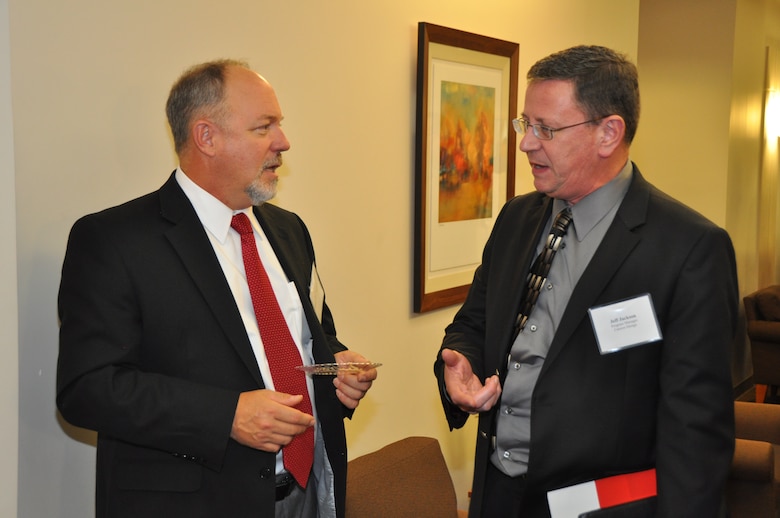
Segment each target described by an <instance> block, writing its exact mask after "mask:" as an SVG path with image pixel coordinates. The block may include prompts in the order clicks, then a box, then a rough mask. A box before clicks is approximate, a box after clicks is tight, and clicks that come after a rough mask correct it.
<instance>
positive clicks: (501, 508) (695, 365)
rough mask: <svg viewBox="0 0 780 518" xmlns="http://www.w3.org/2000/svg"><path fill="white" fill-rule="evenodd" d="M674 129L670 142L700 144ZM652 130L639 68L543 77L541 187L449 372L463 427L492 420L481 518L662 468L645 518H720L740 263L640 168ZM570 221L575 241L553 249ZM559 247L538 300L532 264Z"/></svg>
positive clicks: (538, 113)
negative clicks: (553, 234) (647, 128)
mask: <svg viewBox="0 0 780 518" xmlns="http://www.w3.org/2000/svg"><path fill="white" fill-rule="evenodd" d="M669 116H670V122H669V124H670V125H669V129H670V132H669V138H685V137H684V133H685V130H682V133H680V132H679V131H678V132H675V131H673V130H672V129H671V128H672V127H676V126H680V127H685V126H686V124H685V122H684V121H676V122H675V121H674V114H669ZM638 118H639V87H638V78H637V72H636V68H635V66H634V65H633V64H632V63H630V62H629V61H628V60H627V59H626V58H625V57H624V56H623V55H621V54H619V53H616V52H614V51H612V50H610V49H606V48H604V47H597V46H578V47H574V48H571V49H568V50H564V51H562V52H559V53H556V54H553V55H551V56H549V57H547V58H544V59H542V60H540V61H539V62H537V63H536V64H535V65H534V66H533V67H532V68H531V69H530V71H529V73H528V87H527V91H526V96H525V106H524V110H523V113H522V115H521V118H520V119H517V120H515V121H513V123H514V125H515V129H516V130H517V131H518V133H520V134H521V135H522V139H521V141H520V149H521V150H522V151H524V152H525V153H526V154H527V156H528V161H529V163H530V166H531V173H532V174H533V177H534V186H535V188H536V191H537V192H533V193H530V194H526V195H521V196H518V197H516V198H514V199H512V200H511V201H509V202H508V203H507V204H506V205H505V206H504V208H503V210H502V211H501V213H500V214H499V216H498V218H497V220H496V222H495V226H494V229H493V231H492V234H491V236H490V238H489V239H488V242H487V244H486V246H485V249H484V253H483V257H482V264H481V265H480V266H479V267H478V269H477V271H476V273H475V275H474V280H473V284H472V286H471V288H470V291H469V294H468V296H467V299H466V301H465V303H464V304H463V306H462V308H461V309H460V310H459V311H458V313H457V314H456V316H455V318H454V321H453V322H452V323H451V324H450V325H449V326H448V327H447V329H446V334H445V337H444V340H443V344H442V347H441V350H440V354H439V356H438V358H437V361H436V364H435V372H436V375H437V377H438V380H439V387H440V391H441V396H442V403H443V405H444V409H445V413H446V416H447V419H448V422H449V424H450V427H451V428H459V427H461V426H463V424H464V423H465V422H466V420H467V418H468V417H469V414H472V413H478V414H479V425H478V426H479V430H478V433H477V446H476V459H475V465H474V484H473V494H472V500H471V508H470V512H469V515H470V516H471V517H477V516H484V517H495V516H522V517H524V518H537V517H549V516H550V509H549V503H548V498H550V496H549V495H548V493H549V492H550V491H552V490H556V489H561V488H566V487H569V486H573V485H576V484H579V483H583V482H588V481H593V480H599V479H602V478H605V477H610V476H614V475H623V474H630V473H634V472H643V471H645V470H652V469H655V477H656V487H655V488H653V489H657V497H656V498H652V499H648V500H647V501H646V503H647V505H646V506H644V507H643V509H644V510H645V511H647V512H646V514H647V515H653V513H654V512H657V516H661V517H669V518H684V517H690V518H703V517H714V516H717V515H718V512H719V510H720V507H721V501H722V499H721V492H722V490H723V487H724V483H725V480H726V476H727V473H728V470H729V465H730V462H731V457H732V452H733V438H734V422H733V400H732V385H731V378H730V367H729V358H730V344H731V341H732V338H733V336H734V333H735V323H736V318H737V310H738V303H739V302H738V292H737V279H736V268H735V256H734V251H733V248H732V245H731V241H730V239H729V236H728V234H727V233H726V232H725V231H724V230H723V229H720V228H718V227H717V226H715V225H714V224H713V223H711V222H710V221H708V220H707V219H705V218H704V217H703V216H701V215H699V214H697V213H696V212H694V211H693V210H691V209H689V208H688V207H686V206H684V205H683V204H681V203H679V202H677V201H675V200H673V199H672V198H670V197H669V196H667V195H665V194H663V193H662V192H660V191H659V190H658V189H656V188H655V187H653V186H652V185H651V184H649V183H648V182H647V181H646V180H645V179H644V177H643V176H642V175H641V174H640V172H639V169H638V168H637V166H636V165H635V164H633V163H632V162H631V161H630V160H629V147H630V144H631V142H632V139H633V137H634V134H635V132H636V128H637V122H638ZM678 129H679V128H678ZM681 173H684V171H683V172H681ZM567 209H568V211H569V214H570V216H571V218H572V223H571V224H569V226H568V228H567V229H566V230H565V231H564V235H563V238H562V243H563V244H559V243H558V241H559V240H558V238H554V239H552V241H551V243H547V238H548V234H550V228H551V226H552V222H553V219H554V218H555V217H556V215H557V214H558V213H559V212H561V211H564V210H567ZM560 225H561V226H563V224H562V223H561V224H560ZM556 247H557V253H554V252H553V253H554V255H553V259H552V263H551V265H549V273H547V272H545V271H541V272H537V273H538V275H537V276H535V277H533V280H532V282H531V284H533V285H534V287H538V288H539V291H538V298H537V299H536V301H535V305H534V304H533V300H531V301H529V303H528V304H524V302H525V300H524V299H523V297H524V296H525V295H526V292H527V291H530V290H529V289H528V288H527V286H528V284H529V280H530V279H529V277H530V274H529V269H530V267H531V264H532V262H533V261H534V259H535V257H536V256H537V255H538V254H539V253H540V251H542V250H543V249H544V250H547V252H546V253H547V255H548V256H549V255H550V252H551V250H550V248H552V249H555V248H556ZM529 307H530V309H529ZM558 494H559V493H558ZM554 495H555V493H554V494H553V497H554ZM617 509H618V508H615V511H617ZM652 509H657V511H652ZM587 510H588V509H583V511H587ZM642 512H643V511H642V510H641V509H640V506H638V505H630V506H627V507H626V511H625V512H623V514H622V516H627V517H636V516H644V514H641V513H642ZM637 513H639V514H637ZM610 516H612V515H610Z"/></svg>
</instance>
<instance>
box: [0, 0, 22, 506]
mask: <svg viewBox="0 0 780 518" xmlns="http://www.w3.org/2000/svg"><path fill="white" fill-rule="evenodd" d="M9 43H10V39H9V36H8V1H7V0H0V243H3V247H2V249H0V285H2V286H3V290H2V292H0V344H2V347H0V416H2V418H0V444H4V445H6V449H5V454H6V455H7V456H8V457H7V458H6V459H4V461H3V462H2V463H0V486H2V487H3V488H4V489H3V491H0V516H16V489H17V461H18V451H17V450H16V449H15V448H13V447H8V446H12V445H14V444H16V443H17V441H18V440H19V384H18V382H19V349H18V347H16V344H17V343H18V311H17V306H16V299H17V295H16V200H15V196H14V195H15V190H14V146H13V142H14V139H13V122H12V121H13V119H12V114H11V80H10V78H11V51H10V47H9Z"/></svg>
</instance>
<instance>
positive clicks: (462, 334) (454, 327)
mask: <svg viewBox="0 0 780 518" xmlns="http://www.w3.org/2000/svg"><path fill="white" fill-rule="evenodd" d="M506 211H507V206H506V205H505V206H504V208H502V210H501V213H500V214H499V215H498V218H497V219H496V223H495V225H494V228H493V230H492V232H491V236H490V237H489V238H488V241H487V243H486V244H485V248H484V250H483V252H482V263H481V264H480V265H479V266H478V267H477V269H476V271H475V272H474V278H473V280H472V282H471V286H470V287H469V291H468V295H467V296H466V300H465V301H464V302H463V305H462V306H461V308H460V309H459V310H458V312H457V313H456V314H455V318H454V319H453V321H452V323H451V324H449V325H448V326H447V328H446V329H445V333H444V339H443V341H442V345H441V348H440V349H439V353H438V355H437V357H436V362H435V363H434V367H433V370H434V374H435V375H436V378H437V381H438V387H439V395H440V397H441V402H442V406H443V408H444V413H445V416H446V418H447V422H448V424H449V427H450V430H452V429H454V428H461V427H463V425H464V424H466V421H467V420H468V418H469V414H468V413H467V412H464V411H463V410H461V409H460V408H458V407H457V406H456V405H454V404H452V402H451V401H450V399H449V396H448V395H447V390H446V386H445V384H444V361H443V360H442V359H441V351H442V350H443V349H452V350H454V351H458V352H459V353H461V354H463V355H464V356H465V357H466V358H467V359H468V360H469V363H471V368H472V370H473V371H474V374H475V375H476V376H477V377H478V378H479V379H480V380H482V381H483V382H484V380H485V378H486V377H487V376H486V373H485V367H484V357H485V347H486V344H485V336H486V325H487V324H486V314H487V283H488V278H489V275H490V268H491V260H492V257H493V249H494V246H495V245H496V234H498V230H497V229H499V228H500V226H501V222H502V221H503V220H504V218H505V217H506ZM491 374H492V373H491Z"/></svg>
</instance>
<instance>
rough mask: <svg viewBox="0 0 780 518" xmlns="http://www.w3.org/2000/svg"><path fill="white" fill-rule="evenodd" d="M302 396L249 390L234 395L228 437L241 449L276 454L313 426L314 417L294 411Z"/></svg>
mask: <svg viewBox="0 0 780 518" xmlns="http://www.w3.org/2000/svg"><path fill="white" fill-rule="evenodd" d="M301 400H303V396H302V395H300V394H298V395H291V394H285V393H283V392H274V391H272V390H264V389H263V390H253V391H251V392H242V393H241V394H240V395H239V396H238V405H237V406H236V415H235V417H233V428H232V429H231V431H230V437H231V438H233V439H234V440H236V441H237V442H239V443H241V444H243V445H244V446H249V447H250V448H255V449H257V450H263V451H268V452H273V453H276V452H278V451H279V449H281V448H282V446H286V445H287V444H289V443H290V441H292V439H293V437H295V436H296V435H298V434H300V433H303V432H304V431H305V430H306V429H307V428H309V427H310V426H314V417H313V416H311V415H309V414H306V413H304V412H301V411H300V410H297V409H295V408H294V407H295V405H297V404H298V403H300V402H301Z"/></svg>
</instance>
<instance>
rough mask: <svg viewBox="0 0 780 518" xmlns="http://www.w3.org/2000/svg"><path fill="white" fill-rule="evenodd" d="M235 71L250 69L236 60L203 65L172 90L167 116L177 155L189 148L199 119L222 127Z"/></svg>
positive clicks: (167, 106) (190, 71)
mask: <svg viewBox="0 0 780 518" xmlns="http://www.w3.org/2000/svg"><path fill="white" fill-rule="evenodd" d="M231 67H241V68H247V69H248V68H249V65H247V63H246V62H245V61H240V60H236V59H220V60H216V61H209V62H207V63H201V64H200V65H195V66H193V67H190V68H189V69H187V70H186V71H185V72H184V73H183V74H182V75H181V77H179V79H178V80H177V81H176V83H174V85H173V86H172V87H171V91H170V93H169V94H168V101H167V102H166V104H165V113H166V115H167V116H168V124H169V125H170V127H171V133H172V134H173V143H174V146H175V147H176V152H177V153H180V152H181V151H182V149H184V147H185V146H186V145H187V140H189V138H190V124H191V123H192V121H193V120H194V119H195V118H196V117H203V116H208V117H213V118H215V119H216V121H217V122H218V123H219V122H220V121H221V120H222V118H223V117H224V115H225V113H224V111H225V105H224V103H223V101H224V99H225V76H226V72H227V70H228V69H229V68H231Z"/></svg>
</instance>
